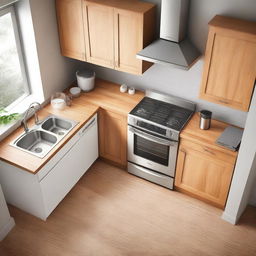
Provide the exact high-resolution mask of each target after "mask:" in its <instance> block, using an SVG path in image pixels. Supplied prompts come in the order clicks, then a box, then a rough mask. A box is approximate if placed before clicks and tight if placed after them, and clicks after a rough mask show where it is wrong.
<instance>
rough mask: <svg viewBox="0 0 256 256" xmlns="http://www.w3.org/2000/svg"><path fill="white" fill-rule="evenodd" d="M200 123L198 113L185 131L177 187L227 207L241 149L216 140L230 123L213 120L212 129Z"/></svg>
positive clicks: (181, 145) (214, 203)
mask: <svg viewBox="0 0 256 256" xmlns="http://www.w3.org/2000/svg"><path fill="white" fill-rule="evenodd" d="M198 124H199V117H198V116H197V114H196V115H195V116H194V117H193V118H192V120H191V121H190V122H189V124H188V126H187V127H185V129H184V130H183V131H182V132H181V141H180V145H179V152H178V159H177V166H176V176H175V187H176V189H177V190H180V191H182V192H185V193H188V194H189V195H192V196H194V197H196V198H199V199H201V200H203V201H206V202H208V203H211V204H213V205H215V206H218V207H220V208H224V207H225V204H226V200H227V196H228V192H229V187H230V183H231V179H232V175H233V170H234V166H235V162H236V157H237V152H233V151H230V150H228V149H226V148H222V147H220V146H217V145H216V144H215V141H216V139H217V138H218V137H219V135H220V134H221V133H222V132H223V130H224V129H225V128H226V127H227V126H228V125H227V124H225V123H222V122H218V121H215V120H213V121H212V127H211V129H210V130H200V129H199V127H198Z"/></svg>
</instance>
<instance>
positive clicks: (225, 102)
mask: <svg viewBox="0 0 256 256" xmlns="http://www.w3.org/2000/svg"><path fill="white" fill-rule="evenodd" d="M219 102H221V103H224V104H229V102H228V101H226V100H219Z"/></svg>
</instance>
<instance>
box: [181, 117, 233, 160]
mask: <svg viewBox="0 0 256 256" xmlns="http://www.w3.org/2000/svg"><path fill="white" fill-rule="evenodd" d="M199 121H200V116H199V113H195V114H194V115H193V117H192V118H191V119H190V120H189V122H188V123H187V125H186V126H185V128H184V129H183V130H182V131H181V133H180V137H181V139H182V138H183V139H188V140H190V141H193V142H195V143H198V144H203V145H205V146H211V147H212V148H214V149H216V150H219V151H221V152H223V153H226V154H229V155H231V156H233V157H237V154H238V152H237V151H236V152H234V151H232V150H230V149H227V148H225V147H222V146H220V145H218V144H216V143H215V141H216V140H217V138H218V137H219V136H220V135H221V133H222V132H223V131H224V130H225V128H226V127H228V126H230V124H227V123H224V122H221V121H217V120H214V119H212V120H211V127H210V129H209V130H201V129H200V128H199Z"/></svg>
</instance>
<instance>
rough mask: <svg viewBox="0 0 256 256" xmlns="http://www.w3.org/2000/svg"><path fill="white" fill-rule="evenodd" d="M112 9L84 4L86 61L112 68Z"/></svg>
mask: <svg viewBox="0 0 256 256" xmlns="http://www.w3.org/2000/svg"><path fill="white" fill-rule="evenodd" d="M113 12H114V9H113V8H112V7H108V6H104V5H100V4H97V3H93V2H87V1H85V2H84V22H85V28H86V33H85V36H86V55H87V61H88V62H91V63H94V64H97V65H101V66H104V67H109V68H114V24H113Z"/></svg>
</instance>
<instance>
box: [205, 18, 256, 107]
mask: <svg viewBox="0 0 256 256" xmlns="http://www.w3.org/2000/svg"><path fill="white" fill-rule="evenodd" d="M255 79H256V22H249V21H244V20H238V19H233V18H228V17H223V16H216V17H214V18H213V20H211V21H210V22H209V34H208V41H207V47H206V52H205V64H204V73H203V78H202V84H201V90H200V98H202V99H205V100H208V101H211V102H215V103H218V104H222V105H225V106H227V107H231V108H235V109H239V110H243V111H248V109H249V105H250V101H251V96H252V92H253V89H254V84H255Z"/></svg>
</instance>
